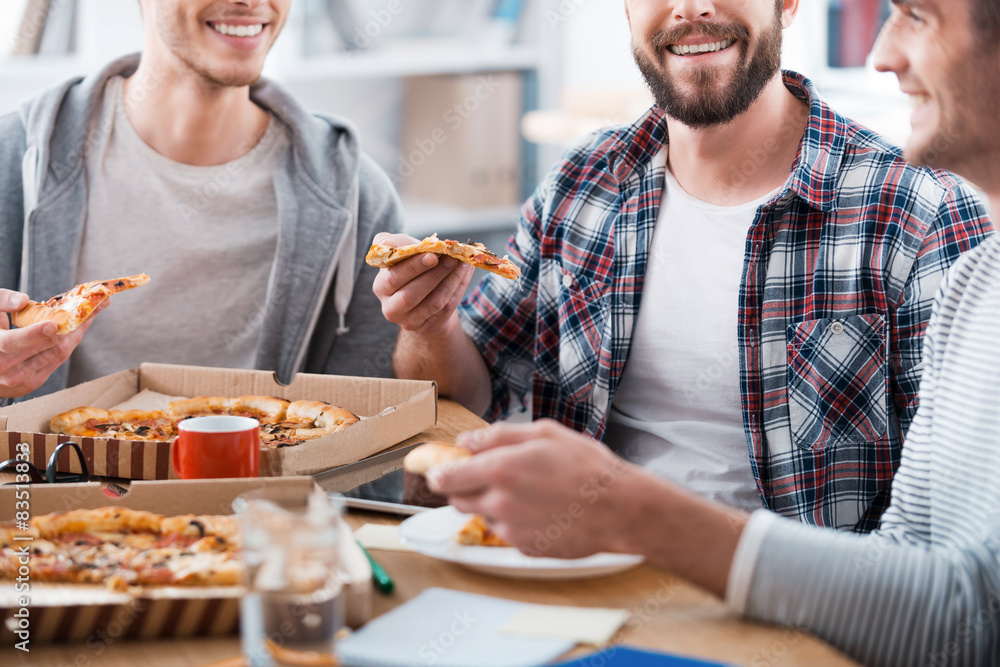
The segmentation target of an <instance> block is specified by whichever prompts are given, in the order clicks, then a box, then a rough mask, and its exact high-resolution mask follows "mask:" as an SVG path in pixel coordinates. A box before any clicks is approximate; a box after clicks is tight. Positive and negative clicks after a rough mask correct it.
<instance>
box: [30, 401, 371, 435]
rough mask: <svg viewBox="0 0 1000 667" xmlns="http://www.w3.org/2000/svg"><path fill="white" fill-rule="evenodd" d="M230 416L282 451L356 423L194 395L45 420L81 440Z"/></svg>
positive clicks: (296, 406) (158, 431)
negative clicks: (252, 422) (250, 424)
mask: <svg viewBox="0 0 1000 667" xmlns="http://www.w3.org/2000/svg"><path fill="white" fill-rule="evenodd" d="M209 415H235V416H239V417H251V418H253V419H256V420H257V421H258V422H260V439H261V442H262V443H264V444H265V445H267V446H269V447H288V446H290V445H297V444H299V443H302V442H305V441H306V440H312V439H314V438H319V437H322V436H324V435H326V434H328V433H334V432H335V431H339V430H341V429H343V428H347V427H348V426H350V425H351V424H354V423H356V422H358V421H360V420H361V418H360V417H358V416H357V415H356V414H354V413H353V412H351V411H350V410H346V409H344V408H341V407H338V406H336V405H330V404H329V403H324V402H322V401H288V400H286V399H284V398H276V397H274V396H252V395H251V396H236V397H228V396H195V397H194V398H185V399H179V400H176V401H171V402H170V403H169V404H168V412H163V411H161V410H106V409H104V408H93V407H80V408H74V409H72V410H67V411H66V412H62V413H60V414H58V415H56V416H55V417H53V418H52V419H51V420H49V431H50V432H51V433H59V434H65V435H77V436H83V437H87V438H117V439H119V440H170V439H171V438H173V437H175V436H176V435H177V424H178V423H179V422H181V421H183V420H185V419H189V418H191V417H205V416H209Z"/></svg>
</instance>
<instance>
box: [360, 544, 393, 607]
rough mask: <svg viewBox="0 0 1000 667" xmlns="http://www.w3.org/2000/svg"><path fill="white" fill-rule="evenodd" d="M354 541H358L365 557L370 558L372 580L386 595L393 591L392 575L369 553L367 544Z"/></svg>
mask: <svg viewBox="0 0 1000 667" xmlns="http://www.w3.org/2000/svg"><path fill="white" fill-rule="evenodd" d="M354 541H355V542H357V543H358V547H359V548H360V549H361V553H363V554H364V555H365V558H367V559H368V563H369V564H370V565H371V566H372V581H373V582H374V584H375V588H377V589H379V591H380V592H382V593H385V594H386V595H388V594H389V593H392V589H393V586H395V584H394V583H393V581H392V577H390V576H389V575H388V574H387V573H386V571H385V570H384V569H383V568H382V566H381V565H379V564H378V561H376V560H375V559H374V558H372V555H371V554H370V553H368V549H365V545H363V544H361V542H360V541H359V540H357V539H355V540H354Z"/></svg>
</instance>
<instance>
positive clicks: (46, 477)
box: [0, 440, 90, 484]
mask: <svg viewBox="0 0 1000 667" xmlns="http://www.w3.org/2000/svg"><path fill="white" fill-rule="evenodd" d="M66 447H70V448H71V449H73V451H75V452H76V460H77V461H79V462H80V470H82V471H83V472H80V473H73V474H68V475H59V476H57V475H56V462H57V461H58V460H59V453H60V452H61V451H62V450H63V449H64V448H66ZM0 473H7V474H8V475H27V476H28V481H27V482H25V481H23V480H16V481H13V482H6V483H5V484H26V483H27V484H46V483H48V484H69V483H72V482H89V481H90V471H89V469H88V468H87V461H86V459H84V458H83V451H82V450H81V449H80V445H78V444H76V443H75V442H73V441H72V440H67V441H66V442H62V443H59V445H58V446H56V450H55V451H54V452H52V456H50V457H49V462H48V465H46V466H45V472H44V473H42V471H40V470H39V469H38V466H36V465H35V464H34V463H32V462H31V461H22V460H21V459H7V460H6V461H4V462H3V463H0Z"/></svg>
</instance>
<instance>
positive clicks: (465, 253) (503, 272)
mask: <svg viewBox="0 0 1000 667" xmlns="http://www.w3.org/2000/svg"><path fill="white" fill-rule="evenodd" d="M425 252H430V253H434V254H436V255H447V256H448V257H454V258H455V259H457V260H460V261H463V262H465V263H466V264H471V265H472V266H474V267H476V268H478V269H484V270H486V271H489V272H490V273H495V274H497V275H498V276H503V277H504V278H510V279H511V280H513V279H516V278H520V277H521V269H519V268H518V267H517V265H516V264H514V262H512V261H510V260H509V259H508V258H507V257H497V256H496V255H494V254H493V253H492V252H490V251H489V250H487V249H486V246H484V245H483V244H482V243H473V242H472V241H469V242H468V243H461V242H459V241H451V240H448V239H439V238H438V236H437V234H432V235H431V236H428V237H427V238H425V239H424V240H423V241H421V242H420V243H411V244H409V245H404V246H399V247H396V248H393V247H390V246H384V245H379V244H375V245H373V246H372V247H371V249H370V250H369V251H368V255H367V256H366V257H365V261H366V262H367V263H368V264H369V265H371V266H374V267H375V268H378V269H382V268H388V267H390V266H393V265H395V264H398V263H399V262H401V261H403V260H404V259H406V258H407V257H413V256H414V255H419V254H421V253H425Z"/></svg>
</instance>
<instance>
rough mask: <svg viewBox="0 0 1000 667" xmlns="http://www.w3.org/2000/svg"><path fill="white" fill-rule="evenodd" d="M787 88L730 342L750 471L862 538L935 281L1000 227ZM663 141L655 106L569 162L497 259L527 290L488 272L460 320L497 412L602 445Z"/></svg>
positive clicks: (792, 77)
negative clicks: (788, 105) (787, 139)
mask: <svg viewBox="0 0 1000 667" xmlns="http://www.w3.org/2000/svg"><path fill="white" fill-rule="evenodd" d="M784 83H785V86H786V87H787V88H788V89H789V90H790V91H791V92H792V93H793V94H794V95H796V96H797V97H799V98H800V99H802V100H803V101H805V102H806V103H807V104H808V105H809V120H808V124H807V127H806V132H805V135H804V137H803V139H802V141H801V144H800V146H799V152H798V156H797V157H796V160H795V162H794V164H793V167H792V171H791V174H790V175H789V178H788V180H787V182H786V183H785V185H784V187H783V188H782V189H781V191H780V193H779V194H778V195H776V196H775V197H774V198H773V199H771V200H769V201H768V202H767V203H765V204H764V205H762V206H761V207H760V208H759V209H758V211H757V214H756V216H755V219H754V221H753V223H752V225H751V227H750V230H749V232H748V234H747V240H746V257H745V260H744V267H743V269H744V270H743V282H742V284H741V287H740V298H739V313H738V330H737V331H734V332H733V333H734V334H735V335H736V337H737V342H738V349H739V354H740V389H741V394H742V404H743V425H744V428H745V430H746V436H747V444H748V449H749V455H750V456H749V458H750V465H751V466H752V468H753V472H754V475H755V477H756V479H757V484H758V487H759V490H760V493H761V497H762V499H763V501H764V503H765V506H766V507H768V508H769V509H771V510H773V511H775V512H779V513H781V514H784V515H787V516H794V517H798V518H799V519H800V520H802V521H804V522H806V523H812V524H816V525H821V526H830V527H836V528H842V529H854V530H858V531H869V530H871V529H873V528H875V527H876V526H877V525H878V520H879V517H880V516H881V514H882V512H883V511H884V509H885V508H886V507H887V506H888V503H889V489H890V481H891V479H892V475H893V473H894V472H895V470H896V467H897V466H898V465H899V459H900V448H901V446H902V439H903V436H904V434H905V433H906V430H907V429H908V428H909V425H910V421H911V420H912V418H913V414H914V412H915V411H916V407H917V388H918V384H919V381H920V372H921V364H920V353H921V337H922V335H923V332H924V327H925V326H926V323H927V320H928V318H929V317H930V313H931V306H932V303H933V299H934V295H935V292H936V291H937V287H938V284H939V282H940V280H941V278H942V276H943V274H944V272H945V271H946V270H947V268H948V267H949V266H950V265H951V264H952V263H953V262H954V261H955V260H956V259H957V258H958V257H959V255H960V254H961V253H963V252H965V251H967V250H969V249H971V248H973V247H974V246H976V245H977V244H978V243H979V242H980V241H981V240H982V239H983V238H984V237H985V236H986V235H987V234H989V233H990V232H991V231H992V224H991V222H990V220H989V219H988V218H987V216H986V213H985V210H984V209H983V207H982V205H981V203H980V202H979V200H978V199H977V198H976V196H975V195H974V194H973V193H972V192H971V190H969V189H968V188H967V187H965V186H964V185H962V184H960V183H959V182H958V181H957V180H956V179H955V178H954V177H952V176H950V175H948V174H945V173H942V172H938V171H932V170H928V169H919V168H915V167H912V166H909V165H907V164H905V163H904V162H903V160H902V157H901V154H900V151H899V150H898V149H897V148H895V147H894V146H891V145H890V144H888V143H886V142H885V141H884V140H883V139H881V138H880V137H878V136H877V135H875V134H873V133H872V132H870V131H868V130H866V129H864V128H862V127H860V126H858V125H856V124H854V123H852V122H851V121H849V120H847V119H845V118H843V117H841V116H839V115H837V114H836V113H835V112H834V111H832V110H831V109H830V108H829V107H828V106H827V105H826V104H824V103H823V102H822V101H821V100H820V98H819V95H818V94H817V92H816V90H815V88H814V87H813V86H812V84H811V83H810V82H809V81H808V80H806V79H805V78H804V77H802V76H800V75H797V74H794V73H791V72H786V73H785V75H784ZM667 143H668V142H667V129H666V123H665V121H664V117H663V114H662V112H661V111H659V110H658V109H656V108H654V109H652V110H651V111H649V112H648V113H647V114H646V115H645V116H644V117H642V118H640V119H639V120H638V122H636V123H635V124H633V125H631V126H628V127H620V128H612V129H608V130H605V131H602V132H599V133H597V134H596V135H593V136H591V137H588V138H587V140H586V141H585V142H584V143H581V144H580V145H578V146H576V147H575V148H573V149H571V150H570V151H569V152H568V153H567V154H566V155H565V156H564V159H563V160H562V162H561V163H559V164H558V165H557V166H556V167H555V168H554V169H553V170H552V171H551V172H550V173H549V175H548V176H547V178H546V180H545V181H544V182H543V183H542V184H541V185H540V186H539V189H538V190H537V191H536V193H535V195H534V196H533V197H532V198H531V199H530V200H529V201H528V202H527V203H526V204H525V206H524V209H523V211H522V218H521V221H520V224H519V226H518V230H517V233H516V234H515V236H514V237H513V238H512V239H511V241H510V243H509V245H508V249H507V252H508V253H509V254H510V255H511V258H512V259H513V260H514V261H515V262H516V263H517V264H519V265H520V266H521V267H522V271H523V274H522V278H521V280H520V281H517V282H515V281H508V280H503V279H498V278H495V277H492V276H491V277H489V278H487V279H486V280H484V281H483V283H482V284H481V285H480V286H479V288H478V289H477V290H476V291H475V292H474V293H473V294H472V295H471V296H470V297H469V298H468V299H467V300H466V301H465V302H464V303H463V304H462V306H461V308H460V315H461V317H462V323H463V327H464V328H465V330H466V332H467V333H468V334H469V335H470V336H471V337H472V339H473V340H474V341H475V342H476V344H477V346H478V347H479V350H480V351H481V352H482V354H483V357H484V358H485V360H486V363H487V365H488V366H489V368H490V371H491V375H492V381H493V398H494V400H493V405H492V407H491V409H490V413H489V415H487V416H488V417H489V418H493V419H495V418H498V417H500V416H502V415H504V414H506V413H507V412H508V411H509V409H510V405H511V402H512V399H514V400H517V401H519V402H521V403H522V404H523V402H524V400H525V397H526V396H527V395H528V394H529V393H530V394H531V396H532V403H533V405H532V410H533V415H534V416H535V417H536V418H538V417H552V418H554V419H557V420H559V421H561V422H562V423H564V424H566V425H567V426H570V427H572V428H575V429H576V430H579V431H584V432H586V433H588V434H590V435H592V436H593V437H595V438H601V437H602V436H603V434H604V430H605V426H606V424H607V417H608V412H609V409H610V407H611V402H612V400H613V398H614V395H615V391H616V390H617V388H618V385H619V383H620V380H621V377H622V372H623V371H624V370H625V368H626V362H627V361H628V356H629V349H630V343H631V339H632V333H633V327H634V325H635V322H636V317H637V315H638V312H639V307H640V304H641V301H642V296H643V294H642V289H643V278H644V276H645V274H646V264H647V261H649V257H648V256H647V255H648V249H649V245H650V239H651V238H652V235H653V227H654V225H655V223H656V220H657V215H658V209H659V204H660V198H661V195H662V190H663V187H664V170H665V168H666V166H665V165H666V150H667ZM751 158H752V155H751ZM751 166H752V165H751ZM691 252H698V249H697V248H692V249H691ZM678 352H679V353H683V350H679V351H678Z"/></svg>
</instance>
